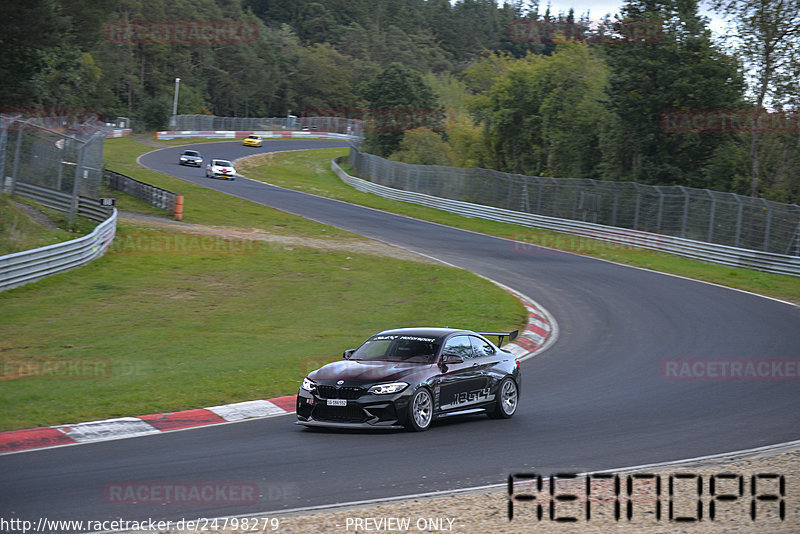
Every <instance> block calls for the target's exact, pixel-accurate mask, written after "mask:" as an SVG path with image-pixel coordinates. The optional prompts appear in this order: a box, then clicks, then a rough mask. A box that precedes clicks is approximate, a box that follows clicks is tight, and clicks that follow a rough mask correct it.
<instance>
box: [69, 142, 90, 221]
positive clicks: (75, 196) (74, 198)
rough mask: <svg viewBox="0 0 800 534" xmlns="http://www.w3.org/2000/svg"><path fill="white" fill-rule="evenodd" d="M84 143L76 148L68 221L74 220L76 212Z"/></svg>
mask: <svg viewBox="0 0 800 534" xmlns="http://www.w3.org/2000/svg"><path fill="white" fill-rule="evenodd" d="M85 148H86V145H83V146H82V147H80V148H79V149H78V164H77V165H76V166H75V183H73V184H72V203H71V205H70V208H69V223H70V224H72V221H74V220H75V215H76V214H77V213H78V202H79V199H78V196H79V195H80V192H81V174H82V172H83V153H84V149H85Z"/></svg>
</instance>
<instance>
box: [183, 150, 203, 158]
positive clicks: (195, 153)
mask: <svg viewBox="0 0 800 534" xmlns="http://www.w3.org/2000/svg"><path fill="white" fill-rule="evenodd" d="M183 155H184V156H194V157H199V156H200V153H199V152H195V151H194V150H187V151H186V152H184V153H183Z"/></svg>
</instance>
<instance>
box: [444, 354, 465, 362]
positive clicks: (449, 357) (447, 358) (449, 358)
mask: <svg viewBox="0 0 800 534" xmlns="http://www.w3.org/2000/svg"><path fill="white" fill-rule="evenodd" d="M442 363H464V358H462V357H461V356H459V355H458V354H445V355H444V357H442Z"/></svg>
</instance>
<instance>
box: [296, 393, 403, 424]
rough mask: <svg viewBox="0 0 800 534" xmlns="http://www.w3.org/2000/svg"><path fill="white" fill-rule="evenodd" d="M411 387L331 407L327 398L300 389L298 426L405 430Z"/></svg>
mask: <svg viewBox="0 0 800 534" xmlns="http://www.w3.org/2000/svg"><path fill="white" fill-rule="evenodd" d="M409 389H411V388H406V389H405V390H403V391H401V392H400V393H394V394H390V395H373V394H371V393H365V394H364V395H361V396H360V397H358V398H356V399H347V404H346V406H328V404H327V401H328V399H326V398H322V397H320V396H319V395H317V394H316V393H312V392H310V391H306V390H304V389H302V388H301V389H300V391H299V392H298V394H297V403H296V411H297V424H300V425H305V426H319V427H328V428H374V429H379V428H384V429H401V428H405V422H406V421H407V416H408V405H409V400H410V399H411V393H412V391H409Z"/></svg>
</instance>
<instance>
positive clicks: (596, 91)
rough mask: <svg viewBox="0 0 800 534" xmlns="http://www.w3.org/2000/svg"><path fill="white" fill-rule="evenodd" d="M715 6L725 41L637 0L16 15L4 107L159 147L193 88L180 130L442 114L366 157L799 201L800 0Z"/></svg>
mask: <svg viewBox="0 0 800 534" xmlns="http://www.w3.org/2000/svg"><path fill="white" fill-rule="evenodd" d="M714 6H715V9H716V10H717V11H718V12H719V13H720V14H727V15H728V16H729V20H731V21H732V24H733V27H732V30H731V31H730V32H729V33H730V36H728V37H727V38H723V37H714V36H713V35H712V33H711V31H710V29H709V22H708V20H707V19H705V18H704V17H702V16H700V15H699V14H698V0H627V1H626V2H625V3H624V4H623V5H622V7H621V9H620V12H619V13H612V14H609V15H611V16H605V15H606V14H595V13H593V14H592V16H593V17H597V16H598V15H601V16H605V18H604V19H603V20H601V21H596V20H595V21H590V20H589V18H588V15H587V14H584V13H574V12H572V11H570V12H567V13H552V12H551V11H550V10H549V8H542V7H540V6H539V5H537V4H535V3H531V2H523V1H521V0H520V1H516V2H506V3H502V4H499V3H498V2H496V1H494V0H458V1H455V2H450V1H448V0H313V1H312V0H293V1H292V2H285V1H278V0H192V1H189V0H92V1H91V2H90V1H87V0H58V1H57V0H26V1H20V0H14V1H8V2H2V4H0V17H2V20H3V23H2V30H1V31H2V33H0V107H2V109H3V110H4V111H6V112H10V111H11V112H13V111H19V110H34V109H39V110H43V111H44V112H47V111H48V110H76V109H91V110H97V111H98V112H99V113H100V114H101V115H102V116H103V117H105V118H114V117H117V116H126V117H131V118H132V119H133V121H134V127H135V128H136V129H138V130H140V131H148V130H149V131H152V130H154V129H162V128H165V127H166V126H167V124H168V120H169V115H170V114H171V110H172V96H173V88H174V82H175V78H180V79H181V85H180V98H179V101H178V113H180V114H194V113H200V114H214V115H221V116H239V117H267V116H276V117H278V116H286V115H287V114H295V115H302V114H304V113H306V112H308V111H309V110H311V111H318V110H332V111H335V110H340V111H342V112H343V113H348V110H364V109H373V110H374V109H381V110H385V109H392V108H397V109H406V110H408V109H417V110H435V109H443V110H445V113H444V115H443V117H442V120H441V121H439V122H437V123H436V124H425V125H423V126H420V125H419V124H410V125H408V127H404V128H399V129H397V128H395V129H391V131H375V132H370V133H369V134H368V137H367V140H366V144H365V147H364V148H365V149H366V150H368V151H370V152H373V153H376V154H379V155H381V156H384V157H391V158H392V159H396V160H400V161H406V162H411V163H424V164H444V165H455V166H463V167H486V168H493V169H498V170H503V171H508V172H514V173H520V174H529V175H539V176H555V177H581V178H593V179H601V180H633V181H637V182H641V183H649V184H668V185H684V186H691V187H707V188H711V189H716V190H721V191H733V192H737V193H742V194H752V195H755V196H762V197H764V198H769V199H772V200H777V201H782V202H798V201H800V112H798V110H799V109H800V83H798V80H799V79H800V0H715V3H714ZM193 21H194V25H193V24H192V22H193ZM759 113H760V115H759ZM761 119H764V120H761ZM731 124H733V126H731Z"/></svg>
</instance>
